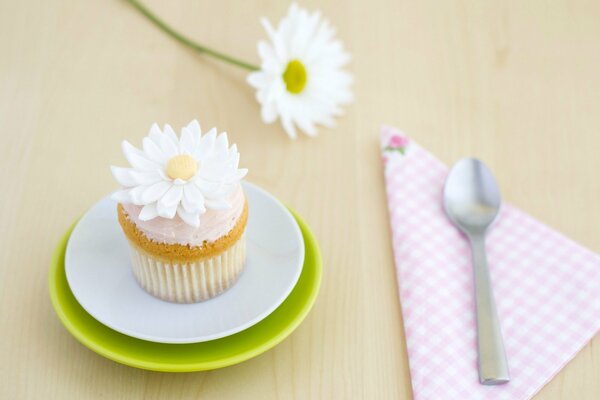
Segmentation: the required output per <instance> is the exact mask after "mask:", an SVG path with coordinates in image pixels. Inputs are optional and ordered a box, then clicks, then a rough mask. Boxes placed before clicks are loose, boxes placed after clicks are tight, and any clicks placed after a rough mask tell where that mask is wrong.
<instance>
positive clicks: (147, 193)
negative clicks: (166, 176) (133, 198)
mask: <svg viewBox="0 0 600 400" xmlns="http://www.w3.org/2000/svg"><path fill="white" fill-rule="evenodd" d="M170 188H171V184H170V183H169V182H165V181H161V182H158V183H155V184H153V185H150V186H148V187H147V188H146V189H145V190H144V191H143V192H142V193H141V194H140V201H142V202H143V203H144V204H149V203H154V202H156V201H158V199H160V198H161V197H163V196H164V195H165V193H167V190H169V189H170Z"/></svg>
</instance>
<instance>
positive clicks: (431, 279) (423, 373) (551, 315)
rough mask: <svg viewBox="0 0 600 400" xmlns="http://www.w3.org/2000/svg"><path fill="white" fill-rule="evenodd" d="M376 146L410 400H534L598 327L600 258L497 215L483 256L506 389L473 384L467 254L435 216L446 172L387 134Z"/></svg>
mask: <svg viewBox="0 0 600 400" xmlns="http://www.w3.org/2000/svg"><path fill="white" fill-rule="evenodd" d="M381 140H382V152H383V158H384V163H385V180H386V186H387V195H388V206H389V212H390V220H391V227H392V233H393V235H392V236H393V248H394V258H395V263H396V271H397V278H398V287H399V293H400V303H401V304H402V314H403V317H404V327H405V330H406V342H407V343H406V344H407V349H408V357H409V364H410V373H411V379H412V388H413V394H414V398H415V399H416V400H425V399H436V400H438V399H460V400H464V399H485V400H493V399H529V398H531V397H532V396H533V395H534V394H535V393H536V392H538V391H539V390H540V389H541V387H542V386H543V385H544V384H546V383H547V382H548V381H549V380H550V379H551V378H552V377H553V376H554V375H555V374H556V373H557V372H558V371H559V370H560V369H561V368H562V367H563V366H564V365H565V364H566V363H567V362H568V361H569V360H571V359H572V358H573V357H574V356H575V354H576V353H577V352H578V351H579V350H580V349H581V348H582V347H583V346H584V345H585V344H586V343H587V342H588V341H589V340H590V339H591V338H592V337H593V336H594V335H595V334H596V333H597V332H598V329H599V328H600V257H599V256H598V255H596V254H594V253H592V252H591V251H589V250H587V249H585V248H583V247H581V246H580V245H578V244H577V243H575V242H573V241H571V240H570V239H568V238H566V237H564V236H563V235H561V234H560V233H558V232H556V231H554V230H552V229H550V228H549V227H547V226H545V225H544V224H542V223H540V222H538V221H536V220H535V219H533V218H532V217H530V216H529V215H527V214H525V213H524V212H522V211H520V210H518V209H516V208H515V207H512V206H510V205H504V206H503V209H502V211H501V213H500V216H499V219H498V221H497V223H496V224H495V226H494V227H493V229H492V230H491V231H490V233H489V236H488V240H487V250H488V261H489V264H490V274H491V279H492V284H493V287H494V294H495V298H496V305H497V308H498V314H499V316H500V323H501V325H502V332H503V336H504V341H505V346H506V351H507V356H508V362H509V366H510V373H511V381H510V383H508V384H506V385H502V386H483V385H480V384H479V381H478V375H477V348H476V340H477V339H476V333H475V315H474V308H475V304H474V300H473V271H472V267H471V253H470V249H469V245H468V243H467V241H466V240H465V238H464V237H463V236H462V234H461V233H460V232H459V231H458V230H457V229H456V228H455V227H454V226H453V225H452V224H451V222H450V221H449V220H448V219H447V217H446V215H445V214H444V211H443V208H442V188H443V185H444V179H445V178H446V175H447V173H448V168H447V167H446V166H445V165H444V164H442V163H441V162H440V161H439V160H437V159H436V158H435V157H433V156H432V155H431V154H430V153H429V152H427V151H426V150H424V149H422V148H421V147H420V146H419V145H417V144H416V143H414V142H412V141H411V140H410V139H408V138H406V137H405V136H404V135H403V134H401V133H400V132H399V131H397V130H395V129H393V128H383V129H382V132H381Z"/></svg>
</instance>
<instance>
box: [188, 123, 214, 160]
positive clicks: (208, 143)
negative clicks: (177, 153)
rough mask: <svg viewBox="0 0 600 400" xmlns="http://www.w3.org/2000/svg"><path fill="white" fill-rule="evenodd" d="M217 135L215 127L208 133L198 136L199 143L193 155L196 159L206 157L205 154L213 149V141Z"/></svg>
mask: <svg viewBox="0 0 600 400" xmlns="http://www.w3.org/2000/svg"><path fill="white" fill-rule="evenodd" d="M216 137H217V129H216V128H212V129H211V130H210V131H208V133H206V134H205V135H204V136H202V137H201V138H200V144H199V145H198V147H197V148H196V153H195V154H194V157H195V158H196V159H197V160H200V161H202V159H204V158H205V157H206V155H207V154H209V153H210V152H212V151H213V148H214V146H215V141H216Z"/></svg>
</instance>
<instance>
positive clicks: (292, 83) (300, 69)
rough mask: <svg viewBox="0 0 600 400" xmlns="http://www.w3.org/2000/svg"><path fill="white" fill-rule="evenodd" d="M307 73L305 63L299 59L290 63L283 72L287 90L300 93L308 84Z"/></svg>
mask: <svg viewBox="0 0 600 400" xmlns="http://www.w3.org/2000/svg"><path fill="white" fill-rule="evenodd" d="M306 80H307V74H306V68H304V64H302V63H301V62H300V61H298V60H292V61H290V62H289V63H288V65H287V67H286V68H285V71H284V72H283V81H284V82H285V87H286V88H287V91H288V92H290V93H293V94H299V93H301V92H302V91H303V90H304V87H305V86H306Z"/></svg>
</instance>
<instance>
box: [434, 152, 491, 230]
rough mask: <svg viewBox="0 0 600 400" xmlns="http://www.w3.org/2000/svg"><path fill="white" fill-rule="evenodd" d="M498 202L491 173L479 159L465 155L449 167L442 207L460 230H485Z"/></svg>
mask: <svg viewBox="0 0 600 400" xmlns="http://www.w3.org/2000/svg"><path fill="white" fill-rule="evenodd" d="M501 202H502V200H501V197H500V190H499V188H498V185H497V184H496V180H495V179H494V175H492V172H491V171H490V170H489V168H488V167H487V166H486V165H485V164H483V163H482V162H481V161H479V160H477V159H475V158H464V159H462V160H460V161H458V162H457V163H456V164H455V165H454V166H453V167H452V169H451V171H450V173H449V174H448V178H447V179H446V184H445V186H444V207H445V209H446V214H448V217H450V219H451V220H452V221H453V222H454V224H456V225H457V226H458V227H459V228H461V229H462V230H463V232H465V233H467V234H468V233H469V232H471V231H474V230H477V231H482V230H483V231H485V230H487V228H488V227H489V226H490V225H491V224H492V223H493V222H494V220H495V219H496V217H497V216H498V212H499V211H500V204H501Z"/></svg>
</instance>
